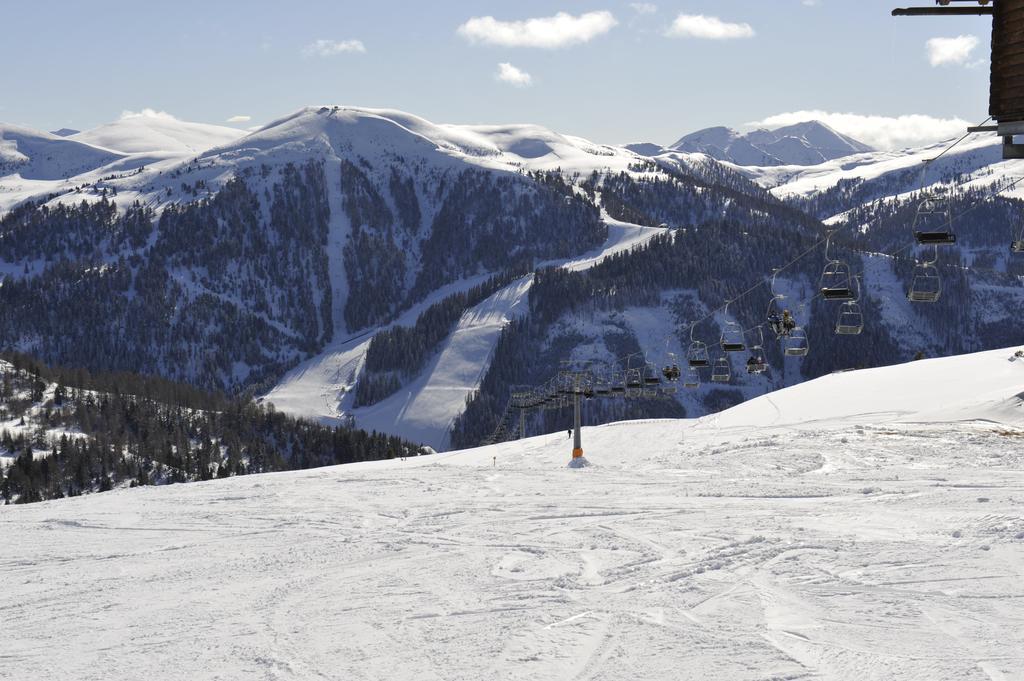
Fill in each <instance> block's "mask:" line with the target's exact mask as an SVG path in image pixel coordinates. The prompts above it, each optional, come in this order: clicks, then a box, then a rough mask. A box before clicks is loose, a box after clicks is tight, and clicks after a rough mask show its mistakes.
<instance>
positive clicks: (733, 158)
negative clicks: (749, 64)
mask: <svg viewBox="0 0 1024 681" xmlns="http://www.w3.org/2000/svg"><path fill="white" fill-rule="evenodd" d="M669 150H671V151H683V152H690V153H694V152H698V153H702V154H707V155H708V156H711V157H712V158H715V159H718V160H720V161H728V162H730V163H735V164H736V165H740V166H779V165H799V166H813V165H817V164H819V163H824V162H825V161H828V160H831V159H836V158H842V157H844V156H850V155H851V154H858V153H864V152H869V151H872V149H871V147H869V146H868V145H866V144H863V143H862V142H858V141H857V140H855V139H853V138H851V137H847V136H846V135H842V134H840V133H838V132H836V131H835V130H833V129H832V128H830V127H829V126H827V125H826V124H824V123H822V122H820V121H807V122H804V123H796V124H794V125H787V126H785V127H781V128H776V129H774V130H765V129H759V130H754V131H752V132H748V133H745V134H743V133H739V132H737V131H735V130H733V129H731V128H725V127H717V128H706V129H704V130H698V131H697V132H694V133H690V134H689V135H685V136H684V137H682V138H681V139H679V140H678V141H677V142H676V143H675V144H673V145H671V146H670V147H669Z"/></svg>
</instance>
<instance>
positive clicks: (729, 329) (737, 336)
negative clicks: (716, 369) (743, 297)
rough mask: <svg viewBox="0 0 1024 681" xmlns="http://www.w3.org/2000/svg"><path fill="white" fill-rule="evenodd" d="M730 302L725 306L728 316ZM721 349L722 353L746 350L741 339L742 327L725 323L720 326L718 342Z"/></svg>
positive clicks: (745, 344) (729, 322) (744, 343)
mask: <svg viewBox="0 0 1024 681" xmlns="http://www.w3.org/2000/svg"><path fill="white" fill-rule="evenodd" d="M731 304H732V301H729V302H728V303H726V304H725V314H726V316H728V314H729V305H731ZM718 343H719V345H720V346H721V347H722V352H743V351H744V350H746V349H747V343H746V340H745V339H744V337H743V327H742V326H740V324H739V322H735V321H726V322H725V324H724V325H723V326H722V337H721V338H720V339H719V341H718Z"/></svg>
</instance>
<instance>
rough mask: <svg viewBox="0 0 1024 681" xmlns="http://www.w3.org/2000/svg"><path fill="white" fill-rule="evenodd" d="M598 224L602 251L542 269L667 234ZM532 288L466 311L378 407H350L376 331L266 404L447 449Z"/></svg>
mask: <svg viewBox="0 0 1024 681" xmlns="http://www.w3.org/2000/svg"><path fill="white" fill-rule="evenodd" d="M602 219H603V220H604V222H605V223H606V224H607V225H608V238H607V239H606V240H605V243H604V244H603V245H602V246H601V247H599V248H597V249H594V250H593V251H590V252H588V253H585V254H583V255H581V256H578V257H575V258H571V259H568V260H552V261H547V262H544V263H541V264H540V266H541V267H555V266H558V267H564V268H566V269H569V270H573V271H579V270H585V269H588V268H590V267H593V266H594V265H596V264H598V263H600V262H602V261H603V260H604V259H605V258H607V257H609V256H611V255H614V254H616V253H621V252H623V251H628V250H629V249H631V248H635V247H637V246H640V245H643V244H645V243H647V242H648V241H650V240H651V238H653V237H654V236H657V235H659V234H664V231H665V230H663V229H660V228H658V227H644V226H641V225H634V224H631V223H628V222H622V221H620V220H615V219H614V218H612V217H610V216H608V215H607V214H606V213H605V214H603V215H602ZM485 279H486V276H479V277H476V278H473V279H468V280H464V281H461V282H456V283H453V284H449V285H448V286H445V287H443V288H442V289H440V290H439V291H436V292H435V293H432V294H431V295H430V296H429V297H428V298H427V299H426V300H424V301H423V302H421V303H419V304H417V305H416V306H414V307H413V308H411V309H410V310H407V311H406V312H405V313H403V314H402V315H401V316H400V317H399V319H398V320H396V321H395V322H394V324H396V325H401V326H412V325H413V324H415V322H416V318H417V317H418V316H419V315H420V313H422V312H423V311H424V310H425V309H427V308H428V307H429V306H430V305H432V304H434V303H436V302H438V301H440V300H443V299H444V298H445V297H447V296H450V295H452V294H453V293H456V292H458V291H464V290H468V289H469V288H471V287H472V286H474V285H476V284H480V283H482V282H483V281H484V280H485ZM532 284H533V278H532V276H527V277H523V278H521V279H518V280H516V281H514V282H512V283H511V284H509V285H508V286H506V287H504V288H502V289H501V290H499V291H497V292H495V293H494V294H493V295H491V296H490V297H489V298H487V299H486V300H484V301H483V302H481V303H479V304H478V305H476V306H474V307H472V308H470V309H469V310H467V311H466V312H465V313H464V314H463V315H462V318H461V319H460V320H459V321H458V323H457V324H456V326H455V329H454V330H453V331H452V333H451V334H449V336H448V338H447V339H446V340H445V341H444V343H442V345H441V347H440V349H439V351H438V353H437V354H436V355H435V356H434V357H433V358H432V359H431V360H430V362H429V363H428V364H427V366H426V367H425V368H424V369H423V370H422V371H421V372H420V373H419V375H418V376H417V377H416V378H414V379H412V380H411V381H409V382H408V383H407V384H405V385H403V386H402V388H401V389H400V390H398V391H397V392H396V393H395V394H394V395H391V396H390V397H388V398H387V399H384V400H382V401H381V402H378V403H377V404H374V405H372V406H368V407H355V406H354V395H355V392H354V391H355V383H356V379H357V378H358V376H359V372H360V371H361V370H362V366H363V363H364V361H365V359H366V352H367V350H368V349H369V347H370V341H371V340H372V338H373V334H374V333H375V331H376V329H375V330H371V331H366V332H363V333H359V334H357V335H356V336H354V337H349V338H346V339H342V340H339V341H335V342H332V343H330V344H329V345H328V346H327V347H326V348H325V349H324V351H322V352H321V353H320V354H318V355H317V356H316V357H313V358H312V359H309V360H307V361H306V362H303V363H302V364H300V365H299V366H298V367H296V368H295V369H293V370H291V371H289V372H288V374H286V375H285V376H284V378H283V379H282V380H281V382H280V383H279V384H278V385H277V386H275V387H274V388H273V389H272V390H271V391H270V392H269V393H268V394H267V395H266V396H265V398H264V399H266V400H267V401H269V402H272V403H273V404H274V407H275V408H277V409H279V410H281V411H283V412H286V413H289V414H292V415H295V416H302V417H305V418H312V419H316V420H318V421H320V422H321V423H326V424H331V425H333V424H337V423H341V422H343V420H344V418H345V416H346V415H350V416H352V417H353V418H354V420H355V423H356V425H357V426H359V427H360V428H364V429H366V430H376V431H379V432H384V433H393V434H398V435H401V436H402V437H404V438H407V439H409V440H413V441H415V442H421V443H423V444H426V445H429V446H430V447H433V448H434V449H436V450H443V449H446V448H447V447H448V446H449V436H450V433H451V427H452V424H453V423H454V421H455V419H456V418H457V417H458V416H459V415H460V414H461V413H462V412H463V411H464V410H465V408H466V399H467V398H468V397H469V396H470V395H471V394H472V393H473V391H474V390H476V389H477V388H478V387H479V386H480V382H481V381H482V380H483V377H484V374H485V373H486V372H487V369H488V367H489V366H490V359H491V353H492V352H493V351H494V347H495V345H497V343H498V339H499V338H500V336H501V331H502V329H504V328H505V326H506V325H507V324H508V323H509V322H510V321H511V320H513V319H515V318H516V317H518V316H519V315H521V314H524V313H525V312H526V309H527V305H528V296H529V292H530V287H531V285H532Z"/></svg>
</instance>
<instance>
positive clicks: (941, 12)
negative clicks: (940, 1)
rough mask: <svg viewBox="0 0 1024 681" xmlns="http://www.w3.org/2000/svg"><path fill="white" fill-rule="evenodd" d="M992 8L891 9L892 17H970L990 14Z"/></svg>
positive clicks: (992, 11) (992, 10)
mask: <svg viewBox="0 0 1024 681" xmlns="http://www.w3.org/2000/svg"><path fill="white" fill-rule="evenodd" d="M993 13H994V9H993V8H992V7H991V6H986V7H982V6H978V7H946V6H937V7H897V8H896V9H894V10H893V11H892V15H893V16H894V17H936V16H953V17H970V16H992V14H993Z"/></svg>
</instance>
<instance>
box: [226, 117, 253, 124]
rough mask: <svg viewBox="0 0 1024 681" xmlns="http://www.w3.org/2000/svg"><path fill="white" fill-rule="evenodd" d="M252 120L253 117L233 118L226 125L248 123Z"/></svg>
mask: <svg viewBox="0 0 1024 681" xmlns="http://www.w3.org/2000/svg"><path fill="white" fill-rule="evenodd" d="M251 120H252V116H232V117H231V118H229V119H228V120H227V121H225V122H226V123H248V122H249V121H251Z"/></svg>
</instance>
